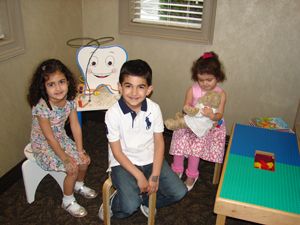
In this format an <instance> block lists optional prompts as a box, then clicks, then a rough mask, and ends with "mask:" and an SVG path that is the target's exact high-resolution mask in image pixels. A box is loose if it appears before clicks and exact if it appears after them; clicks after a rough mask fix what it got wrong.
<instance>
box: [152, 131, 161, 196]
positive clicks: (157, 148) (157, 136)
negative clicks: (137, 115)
mask: <svg viewBox="0 0 300 225" xmlns="http://www.w3.org/2000/svg"><path fill="white" fill-rule="evenodd" d="M153 138H154V159H153V168H152V174H151V176H150V179H149V188H148V193H149V194H151V193H152V192H156V191H157V190H158V186H159V175H160V171H161V167H162V163H163V159H164V152H165V142H164V137H163V134H162V133H154V137H153Z"/></svg>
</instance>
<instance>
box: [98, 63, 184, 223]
mask: <svg viewBox="0 0 300 225" xmlns="http://www.w3.org/2000/svg"><path fill="white" fill-rule="evenodd" d="M118 87H119V91H120V94H121V98H120V100H119V101H118V102H117V103H115V104H114V105H113V106H112V107H111V108H110V109H109V110H108V111H107V112H106V115H105V123H106V126H107V138H108V141H109V164H110V168H111V179H112V182H113V185H114V187H115V188H116V190H117V191H116V192H115V193H114V194H113V196H112V198H111V201H110V204H111V212H112V213H111V215H113V216H114V217H115V218H125V217H128V216H130V215H132V214H133V213H134V212H136V211H137V210H138V209H139V208H140V209H141V211H142V212H143V214H144V215H145V216H148V211H149V210H148V195H149V194H151V193H153V192H157V204H156V207H157V208H161V207H164V206H167V205H170V204H172V203H174V202H177V201H179V200H181V199H182V198H183V197H184V196H185V194H186V193H187V189H186V186H185V185H184V184H183V182H182V181H181V180H180V179H179V177H178V176H177V175H176V174H175V173H174V172H173V171H172V170H171V168H170V167H169V165H168V163H167V162H166V161H165V160H164V138H163V131H164V125H163V119H162V114H161V111H160V107H159V106H158V104H156V103H155V102H153V101H152V100H150V99H149V98H147V96H149V95H150V93H151V92H152V89H153V87H152V70H151V68H150V66H149V65H148V64H147V63H146V62H145V61H143V60H140V59H138V60H131V61H127V62H125V63H124V64H123V66H122V68H121V71H120V77H119V85H118ZM99 217H100V219H103V206H102V205H101V207H100V210H99Z"/></svg>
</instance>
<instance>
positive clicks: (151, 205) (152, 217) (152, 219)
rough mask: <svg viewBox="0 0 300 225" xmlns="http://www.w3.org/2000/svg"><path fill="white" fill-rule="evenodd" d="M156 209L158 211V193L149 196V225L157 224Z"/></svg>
mask: <svg viewBox="0 0 300 225" xmlns="http://www.w3.org/2000/svg"><path fill="white" fill-rule="evenodd" d="M155 209H156V193H152V194H151V195H150V196H149V217H148V225H154V224H155Z"/></svg>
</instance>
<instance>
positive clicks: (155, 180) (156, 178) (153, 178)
mask: <svg viewBox="0 0 300 225" xmlns="http://www.w3.org/2000/svg"><path fill="white" fill-rule="evenodd" d="M158 178H159V176H152V177H151V181H153V182H157V181H158Z"/></svg>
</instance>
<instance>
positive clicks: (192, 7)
mask: <svg viewBox="0 0 300 225" xmlns="http://www.w3.org/2000/svg"><path fill="white" fill-rule="evenodd" d="M203 2H204V0H131V1H130V15H131V20H132V22H134V23H150V24H157V25H163V26H175V27H186V28H195V29H201V24H202V15H203Z"/></svg>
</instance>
